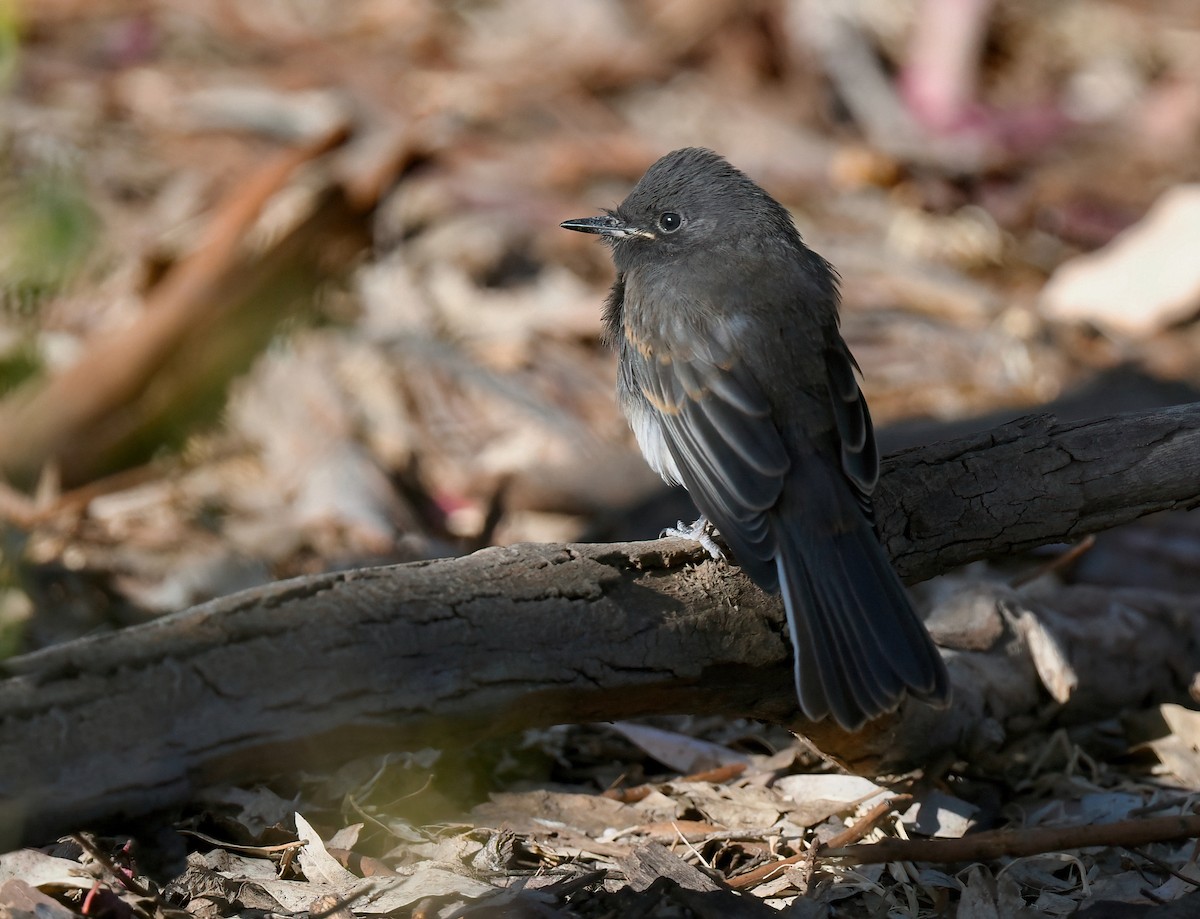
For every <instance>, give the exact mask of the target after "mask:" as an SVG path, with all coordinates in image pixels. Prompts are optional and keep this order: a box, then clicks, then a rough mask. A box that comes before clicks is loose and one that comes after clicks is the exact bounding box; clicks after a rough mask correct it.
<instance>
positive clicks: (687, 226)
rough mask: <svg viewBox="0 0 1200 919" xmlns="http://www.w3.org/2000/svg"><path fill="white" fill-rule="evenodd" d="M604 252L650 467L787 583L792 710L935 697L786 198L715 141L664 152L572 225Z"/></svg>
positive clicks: (841, 719) (921, 636)
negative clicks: (616, 200)
mask: <svg viewBox="0 0 1200 919" xmlns="http://www.w3.org/2000/svg"><path fill="white" fill-rule="evenodd" d="M560 226H561V227H563V228H564V229H568V230H575V231H578V232H583V233H592V234H596V235H598V236H599V237H601V239H602V240H603V241H604V242H605V243H607V244H608V245H609V246H610V247H611V250H612V258H613V262H614V265H615V268H616V278H615V281H614V282H613V286H612V289H611V292H610V293H609V296H608V299H607V301H606V303H605V305H604V310H603V322H604V330H605V332H604V335H605V338H606V340H607V343H608V344H609V345H610V346H611V347H612V348H613V349H615V351H616V353H617V357H618V360H617V368H618V369H617V399H618V402H619V404H620V407H621V410H622V411H623V413H624V415H625V417H626V419H627V420H628V422H629V425H630V427H631V428H632V431H633V434H634V437H635V439H636V440H637V443H638V446H639V447H640V449H641V451H642V454H643V455H644V457H645V459H646V461H647V462H648V463H649V465H650V466H651V467H652V468H653V469H654V471H655V472H657V473H658V474H659V475H660V476H661V477H662V478H663V479H664V480H665V481H666V482H667V483H668V484H672V485H675V484H681V485H683V486H684V487H685V488H686V489H687V491H688V494H689V495H690V496H691V498H692V500H693V501H694V502H695V504H696V506H697V508H698V510H699V511H700V514H701V518H700V520H699V521H697V523H696V525H695V526H694V527H692V528H691V529H690V530H685V531H683V532H682V533H679V532H678V531H665V532H676V533H677V534H678V535H687V536H689V537H691V538H693V539H699V540H700V541H701V542H704V543H705V544H706V546H707V547H708V548H709V550H710V552H711V551H713V550H714V549H715V550H716V551H717V553H719V552H720V549H719V547H717V546H716V545H715V543H713V542H712V540H711V538H710V537H708V536H707V531H706V529H705V527H706V525H711V526H712V527H713V528H715V530H716V531H717V532H718V533H719V534H720V536H721V538H722V540H723V541H724V543H725V545H726V546H727V547H728V549H729V550H730V551H731V553H732V556H733V560H734V561H735V562H736V563H737V564H738V565H739V566H740V567H741V569H742V570H743V571H744V572H745V574H746V575H747V576H748V577H749V578H750V579H751V580H752V581H753V582H754V583H755V584H757V585H758V586H759V587H760V588H762V589H763V590H765V591H768V592H771V593H777V594H780V595H782V599H783V605H784V609H785V612H786V618H787V624H788V630H789V634H790V638H791V643H792V647H793V655H794V678H795V688H796V697H797V701H798V703H799V708H800V711H801V712H802V714H803V715H804V717H806V718H807V719H809V720H810V721H813V722H817V721H822V720H825V719H827V718H830V717H832V718H833V719H834V721H836V723H837V724H838V725H839V726H840V727H842V728H843V729H845V730H847V731H855V730H859V729H861V728H862V726H863V725H864V724H865V723H866V722H867V721H869V720H871V719H874V718H877V717H879V716H881V715H883V714H885V713H888V712H891V711H894V710H895V709H896V708H897V707H898V706H899V704H900V702H901V701H903V699H904V698H905V696H906V695H912V696H914V697H916V698H919V699H922V700H925V701H927V702H930V703H931V704H945V702H946V700H947V699H948V697H949V679H948V677H947V673H946V668H945V664H944V662H943V661H942V658H941V655H940V654H939V653H938V650H937V648H936V647H935V646H934V644H933V641H932V639H931V638H930V636H929V633H928V632H927V631H926V629H925V626H924V624H923V623H922V621H921V619H920V618H919V617H918V615H917V613H916V612H915V610H914V609H913V606H912V603H911V601H910V600H909V598H908V595H907V593H906V592H905V589H904V587H903V585H902V584H901V583H900V579H899V577H898V576H897V575H896V573H895V570H894V569H893V568H892V566H891V562H890V561H889V559H888V556H887V555H886V554H885V552H884V549H883V546H882V545H881V543H880V542H879V538H878V535H877V532H876V528H875V520H874V511H873V505H872V495H873V492H874V490H875V486H876V484H877V482H878V480H879V452H878V448H877V446H876V442H875V434H874V429H873V427H872V424H871V416H870V413H869V412H868V409H867V403H866V400H865V399H864V398H863V394H862V390H861V389H860V387H859V382H858V375H859V373H860V371H859V368H858V364H857V363H856V362H855V359H854V357H853V356H852V355H851V353H850V350H849V348H848V347H847V346H846V343H845V341H844V340H843V339H842V336H841V330H840V319H839V313H838V308H839V289H838V275H837V273H836V272H835V271H834V269H833V267H832V266H831V265H830V264H829V263H828V262H827V261H825V259H823V258H822V257H821V256H820V255H818V254H817V253H816V252H814V251H813V250H811V249H809V248H808V247H807V246H806V245H805V244H804V242H803V241H802V239H801V237H800V233H799V231H798V230H797V229H796V225H795V223H794V221H793V219H792V216H791V214H790V213H789V212H788V210H787V209H786V208H785V207H784V206H783V205H781V204H780V203H779V202H778V201H776V200H775V199H774V198H772V197H771V196H770V195H769V194H768V193H767V192H766V191H764V190H763V189H762V188H761V187H760V186H759V185H758V184H756V183H755V182H754V181H753V180H752V179H751V178H749V177H748V176H747V175H746V174H745V173H743V172H741V171H740V170H738V169H737V168H735V167H734V166H732V165H731V164H730V163H729V162H728V161H727V160H725V159H724V158H723V157H721V156H720V155H718V154H717V153H714V152H713V151H711V150H707V149H703V148H698V147H688V148H684V149H681V150H675V151H673V152H671V153H668V154H666V155H665V156H663V157H662V158H660V159H659V160H657V161H656V162H655V163H654V164H653V165H651V166H650V168H649V169H648V170H647V171H646V173H645V175H643V176H642V178H641V179H640V180H639V181H638V182H637V184H636V185H635V186H634V188H633V190H632V191H631V192H630V193H629V195H628V196H627V197H626V198H625V200H624V201H622V202H621V204H620V205H618V206H617V207H616V208H615V209H606V210H605V211H604V212H603V213H602V214H600V215H598V216H594V217H583V218H578V219H573V220H566V221H563V222H562V223H561V224H560Z"/></svg>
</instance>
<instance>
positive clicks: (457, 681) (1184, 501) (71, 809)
mask: <svg viewBox="0 0 1200 919" xmlns="http://www.w3.org/2000/svg"><path fill="white" fill-rule="evenodd" d="M1197 456H1200V405H1190V406H1179V407H1176V408H1171V409H1165V410H1160V411H1155V412H1145V413H1138V414H1130V415H1121V416H1114V417H1110V418H1105V419H1100V420H1095V421H1089V422H1073V423H1070V424H1055V423H1054V421H1053V419H1052V418H1050V417H1048V416H1034V417H1030V418H1026V419H1022V420H1020V421H1017V422H1014V423H1012V424H1009V425H1005V426H1002V427H1000V428H997V429H995V430H993V431H990V432H987V433H984V434H980V435H977V436H973V437H967V438H962V439H959V440H956V441H953V442H948V443H943V444H936V445H933V446H929V447H922V448H917V449H913V450H908V451H905V452H903V453H900V454H897V455H895V456H893V457H891V458H890V459H889V460H888V461H887V463H886V464H885V471H884V477H883V481H882V483H881V488H880V494H879V501H878V516H879V520H880V526H881V532H882V534H883V538H884V540H885V543H886V545H887V546H888V549H889V551H890V552H891V554H892V556H893V558H894V559H895V561H896V564H897V568H898V569H899V570H900V572H901V574H902V575H903V576H904V577H906V578H907V579H908V580H910V581H912V580H919V579H923V578H927V577H930V576H932V575H934V574H937V573H939V572H943V571H946V570H948V569H950V568H952V567H955V566H958V565H961V564H963V563H966V562H969V561H972V560H974V559H979V558H985V557H989V556H994V555H1004V554H1008V553H1010V552H1013V551H1016V550H1020V549H1024V548H1029V547H1033V546H1036V545H1039V544H1043V543H1046V542H1054V541H1061V540H1066V539H1072V538H1075V537H1078V536H1081V535H1083V534H1085V533H1088V532H1092V531H1095V530H1099V529H1103V528H1105V527H1110V526H1115V525H1117V524H1119V523H1123V522H1126V521H1129V520H1133V519H1135V518H1137V517H1139V516H1142V515H1144V514H1148V513H1152V512H1155V511H1161V510H1167V509H1173V508H1192V507H1195V506H1197V504H1200V478H1198V477H1197V476H1196V474H1195V469H1196V457H1197ZM1179 602H1180V603H1182V602H1184V601H1179ZM1188 602H1190V603H1191V607H1192V608H1190V609H1183V608H1181V607H1180V605H1179V603H1176V602H1174V601H1173V600H1171V599H1169V598H1167V599H1162V598H1160V599H1159V600H1155V601H1154V602H1148V603H1144V604H1141V606H1142V607H1144V608H1139V609H1131V608H1130V607H1129V605H1128V604H1121V608H1120V610H1119V612H1120V615H1121V616H1122V617H1124V618H1122V619H1121V622H1120V628H1119V629H1116V630H1115V631H1114V630H1113V629H1110V628H1108V627H1107V626H1105V625H1104V624H1103V623H1102V622H1099V621H1091V622H1088V623H1086V625H1087V627H1080V628H1077V627H1074V626H1072V625H1071V623H1072V622H1075V621H1076V620H1075V619H1072V618H1071V616H1066V618H1063V615H1060V612H1061V611H1054V610H1050V611H1045V610H1043V611H1041V612H1040V613H1038V616H1040V618H1036V623H1041V624H1042V625H1043V626H1044V628H1042V629H1041V631H1039V634H1042V633H1043V632H1044V633H1046V634H1051V635H1058V636H1060V639H1061V640H1060V642H1059V645H1060V647H1059V651H1060V652H1061V654H1062V655H1063V656H1064V658H1065V660H1066V661H1068V662H1069V663H1070V665H1071V666H1072V667H1073V668H1074V673H1073V674H1072V676H1073V678H1074V680H1075V685H1074V688H1073V689H1072V690H1071V691H1070V692H1069V694H1068V698H1067V699H1066V700H1065V701H1064V702H1062V705H1063V709H1064V711H1065V712H1066V713H1067V714H1070V712H1071V711H1072V710H1076V711H1079V712H1088V711H1091V710H1092V709H1093V708H1094V707H1095V706H1097V705H1100V706H1106V707H1119V706H1120V705H1123V704H1125V705H1128V704H1134V703H1138V704H1140V703H1143V702H1144V701H1145V700H1146V698H1147V693H1151V694H1154V693H1158V694H1170V693H1171V692H1173V691H1176V690H1178V689H1181V688H1182V686H1185V685H1186V681H1187V677H1188V675H1189V674H1190V673H1191V672H1194V671H1195V670H1197V669H1200V651H1198V650H1197V649H1198V646H1200V642H1198V641H1197V640H1196V636H1195V635H1194V634H1193V633H1194V631H1195V627H1194V626H1191V625H1190V624H1189V623H1194V622H1197V621H1200V616H1197V615H1196V612H1197V611H1198V610H1197V609H1195V607H1197V606H1200V601H1195V600H1191V601H1188ZM1100 605H1101V606H1103V604H1102V603H1101V604H1100ZM1020 606H1021V601H1020V598H1019V597H1017V595H1015V594H1013V593H1012V592H1011V591H1010V592H1004V591H1000V592H998V593H996V594H995V595H990V596H984V597H983V598H982V600H980V598H979V597H976V598H975V600H973V601H971V602H969V603H967V604H966V606H965V607H963V610H965V612H963V611H962V610H960V611H959V612H956V613H953V614H951V615H949V616H948V618H946V621H943V622H940V623H934V626H935V629H934V631H935V637H936V636H937V635H939V634H941V635H943V637H944V638H945V639H946V640H947V641H951V642H952V643H954V644H956V645H957V648H954V647H952V648H949V649H948V650H947V651H946V655H947V659H948V665H949V667H950V672H951V678H952V681H953V683H954V688H955V699H954V702H953V703H952V705H951V707H950V708H949V709H947V710H936V709H931V708H929V707H927V706H924V705H922V704H920V703H910V704H907V705H905V706H903V707H902V708H901V709H900V711H899V712H897V713H896V714H895V715H893V716H890V717H886V718H882V719H879V720H878V721H876V722H873V723H872V724H870V725H868V727H867V728H866V729H865V730H864V731H862V732H859V733H857V734H847V733H845V732H842V731H840V730H838V729H837V728H836V727H833V726H830V725H825V724H811V723H807V722H804V721H802V720H800V719H799V715H798V713H797V711H796V707H795V702H794V699H793V695H792V693H793V689H792V680H791V675H790V669H791V650H790V648H789V646H788V643H787V639H786V637H785V635H786V629H785V627H784V624H783V619H782V612H781V609H780V606H779V603H778V601H777V599H776V598H774V597H769V596H767V595H764V594H763V593H762V592H760V591H759V590H757V588H755V587H754V586H753V585H752V584H751V583H750V582H749V581H748V580H747V579H746V578H744V577H743V576H742V575H741V574H740V572H738V570H737V569H736V568H734V567H732V566H730V565H728V564H725V563H718V562H713V561H711V560H709V559H708V558H707V556H706V555H705V554H704V552H703V550H700V549H698V547H696V546H694V545H693V544H691V543H688V542H684V541H681V540H675V539H665V540H657V541H654V542H646V543H623V544H613V545H520V546H513V547H509V548H493V549H486V550H483V551H481V552H477V553H475V554H474V555H471V556H468V557H465V558H458V559H445V560H439V561H430V562H419V563H414V564H408V565H398V566H392V567H385V568H371V569H362V570H358V571H351V572H343V573H335V574H326V575H320V576H315V577H306V578H299V579H296V580H292V581H287V582H282V583H279V584H275V585H271V586H268V587H264V588H258V589H253V590H248V591H244V592H241V593H238V594H235V595H232V596H229V597H224V598H221V599H218V600H215V601H213V602H210V603H206V604H203V605H201V606H198V607H195V608H193V609H189V610H185V611H183V612H180V613H177V614H174V615H172V616H168V617H165V618H163V619H160V620H157V621H155V622H152V623H149V624H147V625H143V626H138V627H135V628H131V629H127V630H125V631H122V632H117V633H112V634H107V635H101V636H96V637H90V638H85V639H80V640H77V641H73V642H69V643H66V644H64V645H60V646H57V647H53V648H49V649H46V650H44V651H40V652H37V653H34V654H30V655H26V656H23V657H19V658H14V659H11V660H9V661H7V662H5V664H4V670H5V672H6V673H7V674H8V678H7V679H5V680H4V681H3V682H0V796H2V797H3V803H2V804H0V826H2V827H5V828H7V829H8V830H9V836H8V838H6V839H3V840H0V845H12V844H15V843H17V842H19V841H22V840H35V839H42V838H44V837H46V836H47V835H49V834H52V833H55V832H59V831H62V830H66V829H73V828H76V827H79V826H81V825H84V824H88V823H92V822H94V821H98V820H103V819H107V818H113V817H117V816H122V815H130V814H136V813H146V812H149V811H152V810H156V809H159V808H164V807H168V806H171V805H175V804H178V803H179V802H181V801H184V800H186V799H187V798H188V796H189V795H190V794H191V793H192V791H193V790H194V789H195V788H196V787H198V786H199V785H203V784H206V783H209V782H212V781H216V780H230V779H235V780H239V781H247V780H251V779H254V778H259V777H262V776H265V775H268V774H270V773H273V772H278V771H280V770H292V769H299V768H301V767H312V766H315V765H322V764H324V765H328V764H332V763H336V762H340V761H345V760H347V759H349V758H352V757H355V756H359V755H363V754H365V753H369V752H373V751H379V750H386V749H395V748H399V747H411V746H414V745H418V744H419V745H433V746H438V747H453V746H456V745H464V744H470V743H473V742H474V741H476V740H478V739H479V738H481V737H483V736H487V735H495V734H499V733H503V732H507V731H515V730H519V729H522V728H529V727H536V726H545V725H551V724H556V723H564V722H583V721H607V720H613V719H618V718H628V717H633V716H638V715H648V714H662V713H679V712H689V713H695V714H720V715H727V716H743V717H754V718H762V719H766V720H771V721H775V722H780V723H784V724H788V725H789V726H791V727H793V728H794V729H795V730H797V731H799V732H801V733H804V734H805V735H806V736H808V737H809V738H810V739H812V740H813V741H814V743H816V744H817V746H819V747H820V748H821V749H822V750H824V751H826V752H828V753H829V754H831V755H833V756H836V757H840V758H842V759H843V760H845V761H847V762H848V763H850V764H851V765H852V766H853V767H854V768H857V769H859V770H862V771H874V770H881V769H894V768H900V767H903V766H905V765H909V764H913V763H921V762H928V761H929V760H932V759H933V758H935V757H938V756H942V755H945V754H946V753H947V752H951V751H955V752H963V751H966V752H970V751H972V750H979V749H981V748H985V747H986V746H987V745H989V744H993V745H994V744H995V743H996V742H998V739H999V737H998V736H997V735H998V732H999V736H1002V734H1003V730H1004V725H1005V724H1006V723H1007V722H1008V721H1009V720H1010V719H1011V718H1013V717H1015V716H1016V715H1017V714H1019V713H1021V712H1022V711H1024V712H1028V711H1029V710H1030V708H1032V707H1034V706H1038V705H1045V704H1046V702H1047V701H1048V699H1049V696H1048V695H1047V694H1046V692H1045V691H1044V690H1042V689H1041V685H1042V680H1043V678H1044V674H1043V677H1039V667H1041V669H1042V670H1044V669H1045V668H1044V666H1042V665H1039V664H1038V662H1037V661H1036V660H1035V659H1034V658H1033V657H1032V656H1031V655H1030V653H1029V650H1028V649H1029V646H1030V642H1029V641H1028V640H1027V639H1028V635H1029V634H1030V629H1031V626H1030V622H1031V621H1034V620H1028V619H1027V618H1023V616H1024V613H1028V612H1029V610H1024V611H1023V610H1021V609H1018V607H1020ZM1135 606H1136V604H1135ZM1083 609H1084V611H1083V613H1082V615H1083V616H1085V617H1087V616H1096V617H1098V616H1100V615H1101V614H1102V612H1103V611H1102V610H1099V611H1098V610H1094V609H1093V608H1092V606H1088V605H1084V606H1083ZM1034 612H1037V611H1034ZM964 616H965V619H964V618H963V617H964ZM1056 616H1057V617H1058V618H1057V619H1056V618H1055V617H1056ZM1189 616H1190V619H1189V618H1188V617H1189ZM980 617H982V618H980ZM1135 620H1136V621H1135ZM964 622H965V623H966V628H965V629H964ZM1020 622H1024V623H1025V624H1024V626H1020V627H1018V624H1019V623H1020ZM1035 631H1036V630H1035ZM981 634H985V635H988V636H990V638H989V639H988V640H987V641H986V642H982V641H980V638H979V636H980V635H981ZM964 635H966V637H965V638H963V636H964ZM1130 635H1136V637H1137V645H1138V647H1139V648H1144V649H1150V650H1151V652H1152V653H1163V654H1169V655H1171V656H1172V664H1173V666H1172V667H1171V668H1167V667H1158V668H1155V667H1152V666H1149V664H1150V663H1151V661H1150V659H1149V658H1146V659H1145V661H1144V662H1145V663H1146V666H1142V667H1141V668H1140V670H1138V674H1139V678H1138V679H1135V680H1131V681H1125V682H1124V683H1120V684H1119V683H1118V681H1114V680H1112V679H1111V678H1110V671H1109V668H1111V667H1116V666H1120V667H1121V668H1122V669H1123V670H1124V669H1128V668H1129V666H1130V656H1131V644H1132V643H1131V641H1130V640H1129V636H1130ZM955 636H957V637H955ZM1052 644H1053V642H1052ZM1163 649H1166V650H1163ZM1189 668H1190V669H1189Z"/></svg>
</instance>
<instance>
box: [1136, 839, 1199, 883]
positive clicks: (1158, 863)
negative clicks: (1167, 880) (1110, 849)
mask: <svg viewBox="0 0 1200 919" xmlns="http://www.w3.org/2000/svg"><path fill="white" fill-rule="evenodd" d="M1124 848H1125V851H1126V852H1132V853H1133V854H1134V855H1136V856H1137V857H1138V858H1142V859H1145V860H1146V861H1148V862H1149V863H1150V864H1152V865H1153V866H1154V867H1155V868H1157V869H1158V870H1159V871H1162V872H1164V873H1166V874H1169V875H1170V876H1171V877H1173V878H1176V879H1177V880H1180V881H1183V883H1185V884H1187V885H1188V886H1190V887H1200V879H1197V878H1190V877H1188V876H1187V875H1186V874H1184V873H1183V872H1182V871H1176V870H1175V869H1174V868H1172V867H1171V866H1170V865H1168V864H1167V863H1166V862H1164V861H1163V860H1162V859H1160V858H1155V857H1154V856H1153V855H1148V854H1147V853H1146V852H1143V851H1142V850H1141V849H1139V848H1136V847H1134V846H1125V847H1124Z"/></svg>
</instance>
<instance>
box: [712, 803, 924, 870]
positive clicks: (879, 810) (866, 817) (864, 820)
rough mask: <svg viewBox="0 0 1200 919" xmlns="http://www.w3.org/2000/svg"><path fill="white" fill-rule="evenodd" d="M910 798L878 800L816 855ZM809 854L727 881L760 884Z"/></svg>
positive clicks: (864, 830) (861, 832)
mask: <svg viewBox="0 0 1200 919" xmlns="http://www.w3.org/2000/svg"><path fill="white" fill-rule="evenodd" d="M911 800H912V795H895V796H893V797H891V798H889V799H888V800H886V801H880V802H879V803H878V804H876V805H875V806H874V807H872V808H871V809H870V810H869V811H867V812H866V813H865V814H863V816H861V817H860V818H859V819H858V820H856V821H854V823H853V824H851V825H850V826H848V827H846V829H844V830H842V832H840V833H838V834H837V835H836V836H834V837H833V838H831V839H830V840H829V842H827V843H826V844H825V845H824V846H822V847H821V848H820V850H819V851H818V852H817V854H818V855H823V854H825V849H826V848H841V847H842V846H847V845H850V844H851V843H854V842H857V841H858V840H860V839H862V838H863V837H864V836H866V835H867V834H868V833H869V832H871V830H873V829H874V828H875V827H876V825H878V823H879V821H880V820H882V819H883V818H884V817H886V816H887V815H888V814H890V813H891V812H892V811H894V810H895V809H896V808H897V807H899V806H900V805H901V804H907V803H908V802H910V801H911ZM808 855H810V851H804V852H797V853H796V854H795V855H789V856H788V857H787V858H781V859H779V860H778V861H774V862H771V863H770V864H767V865H759V866H758V867H757V868H755V869H753V870H751V871H747V872H746V873H745V874H739V875H738V876H737V877H735V878H731V879H730V880H729V881H728V882H727V883H728V884H729V886H730V887H732V888H734V889H735V890H741V889H743V888H746V887H753V886H754V885H756V884H761V883H762V882H763V881H765V880H766V879H767V878H768V877H770V876H771V875H772V874H774V873H775V872H776V871H778V870H779V869H780V868H783V867H786V866H787V865H794V864H796V862H799V861H801V860H803V859H804V858H805V857H806V856H808Z"/></svg>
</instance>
